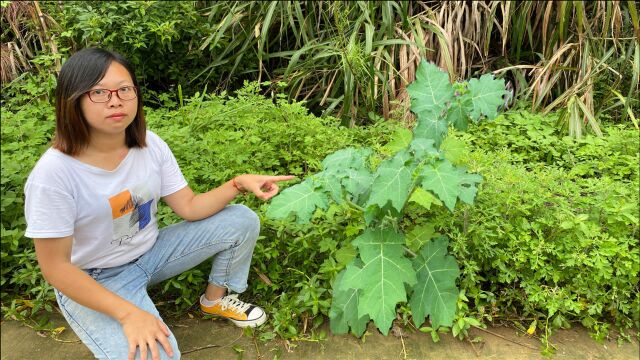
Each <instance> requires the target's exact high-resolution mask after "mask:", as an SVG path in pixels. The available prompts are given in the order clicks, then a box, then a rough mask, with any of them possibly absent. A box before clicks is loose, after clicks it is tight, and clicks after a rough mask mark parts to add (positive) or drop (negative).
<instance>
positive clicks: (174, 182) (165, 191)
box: [158, 138, 187, 197]
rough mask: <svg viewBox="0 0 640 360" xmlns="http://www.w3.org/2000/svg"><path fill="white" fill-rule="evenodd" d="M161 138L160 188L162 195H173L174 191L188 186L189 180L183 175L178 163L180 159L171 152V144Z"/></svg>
mask: <svg viewBox="0 0 640 360" xmlns="http://www.w3.org/2000/svg"><path fill="white" fill-rule="evenodd" d="M158 140H160V146H161V153H162V156H161V161H162V163H161V164H160V168H161V170H160V171H161V175H160V176H161V180H162V185H161V188H160V196H161V197H164V196H167V195H171V194H173V193H174V192H176V191H178V190H181V189H182V188H184V187H185V186H187V180H185V178H184V175H182V171H180V166H179V165H178V161H177V160H176V157H175V156H174V155H173V152H171V149H170V148H169V145H167V143H165V142H164V141H163V140H162V139H160V138H158Z"/></svg>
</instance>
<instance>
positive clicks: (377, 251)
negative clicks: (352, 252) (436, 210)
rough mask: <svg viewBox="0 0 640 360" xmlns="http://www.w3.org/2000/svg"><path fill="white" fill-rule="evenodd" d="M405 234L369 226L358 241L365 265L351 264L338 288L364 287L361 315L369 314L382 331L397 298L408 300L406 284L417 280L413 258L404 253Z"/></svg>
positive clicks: (386, 326)
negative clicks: (407, 257) (409, 258)
mask: <svg viewBox="0 0 640 360" xmlns="http://www.w3.org/2000/svg"><path fill="white" fill-rule="evenodd" d="M403 244H404V237H403V236H402V235H400V234H398V233H396V232H394V231H393V230H389V229H384V230H370V229H367V230H365V232H364V233H363V234H362V235H360V236H359V237H358V238H357V239H356V240H355V241H354V245H355V246H356V247H357V248H358V250H360V257H361V260H362V265H361V266H358V265H354V264H352V265H348V266H347V268H346V272H345V274H344V277H343V278H342V281H341V282H336V284H335V285H334V286H336V289H338V290H340V291H343V290H346V289H358V290H361V291H362V296H360V301H359V303H358V306H357V307H358V318H362V317H363V316H365V315H368V316H369V317H371V319H373V321H374V322H375V323H376V325H377V326H378V329H380V331H381V332H382V333H383V334H385V335H386V334H387V332H388V331H389V328H390V327H391V323H392V321H393V319H394V318H395V316H396V305H397V304H398V302H401V301H406V291H405V284H406V285H409V286H411V285H414V284H415V283H416V275H415V272H414V271H413V269H412V267H411V262H410V261H409V260H407V259H406V258H405V257H404V256H403V249H402V245H403Z"/></svg>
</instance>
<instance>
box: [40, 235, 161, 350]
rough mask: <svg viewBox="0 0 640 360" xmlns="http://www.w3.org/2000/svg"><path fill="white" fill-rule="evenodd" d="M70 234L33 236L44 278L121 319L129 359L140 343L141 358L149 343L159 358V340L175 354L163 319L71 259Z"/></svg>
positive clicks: (77, 297)
mask: <svg viewBox="0 0 640 360" xmlns="http://www.w3.org/2000/svg"><path fill="white" fill-rule="evenodd" d="M72 243H73V238H72V237H71V236H67V237H63V238H49V239H34V244H35V249H36V256H37V258H38V264H39V265H40V269H41V270H42V275H43V276H44V278H45V279H46V280H47V281H48V282H49V283H50V284H51V285H52V286H53V287H55V288H56V289H58V290H59V291H60V292H62V293H63V294H65V295H66V296H68V297H69V298H70V299H72V300H73V301H75V302H77V303H78V304H80V305H83V306H86V307H88V308H90V309H93V310H96V311H99V312H101V313H104V314H106V315H109V316H111V317H112V318H114V319H116V320H118V322H120V324H121V325H122V328H123V331H124V333H125V335H126V337H127V340H128V341H129V359H133V357H134V354H135V351H136V348H137V347H140V358H141V359H146V358H147V347H148V348H150V349H151V354H152V357H153V359H159V353H158V348H157V345H156V340H157V341H158V342H160V344H162V347H163V348H164V349H165V351H166V352H167V354H168V355H169V356H173V351H172V349H171V345H170V344H169V341H168V340H167V338H168V336H169V330H168V329H167V326H166V325H165V324H164V323H163V322H162V320H160V319H158V318H156V317H155V316H154V315H152V314H150V313H149V312H146V311H144V310H142V309H140V308H138V307H137V306H135V305H133V304H132V303H130V302H128V301H127V300H125V299H123V298H122V297H120V296H118V295H117V294H115V293H113V292H111V291H109V290H108V289H106V288H105V287H103V286H102V285H100V284H99V283H98V282H97V281H95V280H94V279H93V278H92V277H91V276H89V275H88V274H87V273H86V272H84V271H82V270H80V269H79V268H78V267H77V266H75V265H73V264H72V263H71V245H72Z"/></svg>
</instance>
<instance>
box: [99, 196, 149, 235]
mask: <svg viewBox="0 0 640 360" xmlns="http://www.w3.org/2000/svg"><path fill="white" fill-rule="evenodd" d="M151 204H153V196H152V195H151V192H150V191H149V189H148V188H147V187H146V186H145V185H144V184H139V185H136V186H134V187H132V188H131V189H125V190H124V191H122V192H120V193H118V194H116V195H114V196H112V197H110V198H109V205H111V216H112V217H113V240H111V243H112V244H114V245H118V246H120V245H124V244H128V243H130V242H131V240H132V239H133V237H134V236H135V234H137V233H138V232H139V231H140V230H142V229H144V228H145V227H146V226H147V225H148V224H149V222H150V221H151Z"/></svg>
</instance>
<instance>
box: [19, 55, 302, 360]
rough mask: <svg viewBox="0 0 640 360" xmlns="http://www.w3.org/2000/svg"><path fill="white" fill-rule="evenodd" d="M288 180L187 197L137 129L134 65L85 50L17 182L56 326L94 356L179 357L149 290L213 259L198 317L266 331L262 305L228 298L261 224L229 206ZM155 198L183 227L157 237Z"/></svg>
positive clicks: (72, 62)
mask: <svg viewBox="0 0 640 360" xmlns="http://www.w3.org/2000/svg"><path fill="white" fill-rule="evenodd" d="M292 178H293V176H265V175H251V174H245V175H240V176H237V177H235V178H233V179H232V180H230V181H228V182H226V183H224V184H222V185H221V186H219V187H217V188H215V189H213V190H211V191H209V192H207V193H203V194H194V193H193V191H192V190H191V189H190V188H189V186H188V185H187V182H186V181H185V179H184V177H183V175H182V173H181V171H180V168H179V167H178V164H177V162H176V159H175V157H174V156H173V154H172V153H171V150H170V149H169V147H168V146H167V144H166V143H165V142H164V141H163V140H162V139H160V138H159V137H158V136H157V135H156V134H154V133H152V132H151V131H147V130H146V128H145V121H144V114H143V109H142V101H141V99H140V94H139V87H138V82H137V80H136V77H135V74H134V71H133V69H132V67H131V65H130V64H129V63H128V62H127V61H126V59H124V58H123V57H122V56H121V55H119V54H116V53H113V52H110V51H106V50H103V49H95V48H91V49H84V50H82V51H80V52H78V53H76V54H74V55H73V56H71V57H70V58H69V60H68V61H67V62H66V63H65V64H64V66H63V67H62V69H61V71H60V75H59V77H58V85H57V88H56V133H55V137H54V141H53V146H52V147H51V148H50V149H48V150H47V151H46V152H45V154H44V155H43V156H42V157H41V158H40V160H39V161H38V163H37V164H36V166H35V167H34V169H33V171H32V172H31V174H30V176H29V178H28V180H27V183H26V185H25V199H26V200H25V215H26V219H27V231H26V234H25V235H26V236H27V237H30V238H33V239H34V244H35V250H36V255H37V258H38V263H39V265H40V267H41V269H42V273H43V275H44V277H45V278H46V279H47V281H48V282H49V283H50V284H51V285H52V286H53V287H54V288H55V293H56V298H57V301H58V304H59V306H60V309H61V310H62V313H63V315H64V317H65V318H66V319H67V321H68V322H69V324H70V326H71V328H72V329H73V330H74V331H75V332H76V334H77V335H78V336H79V337H80V339H81V340H82V341H83V342H84V343H85V344H86V345H87V347H89V349H90V350H91V351H92V352H93V354H94V355H95V356H96V357H97V358H101V359H102V358H104V359H124V358H129V359H133V358H134V357H135V358H136V359H138V358H140V359H147V358H148V355H150V356H151V357H152V358H153V359H168V358H172V359H177V358H179V357H180V353H179V350H178V346H177V344H176V340H175V337H174V336H173V334H172V333H171V331H169V329H168V327H167V326H166V325H165V324H164V322H163V321H162V319H161V318H160V315H159V314H158V311H157V310H156V308H155V306H154V304H153V302H152V300H151V299H150V298H149V295H148V294H147V291H146V289H147V286H149V285H152V284H155V283H159V282H161V281H163V280H166V279H168V278H171V277H173V276H175V275H177V274H179V273H181V272H183V271H185V270H187V269H190V268H192V267H194V266H196V265H197V264H199V263H201V262H202V261H204V260H206V259H208V258H210V257H212V256H214V260H213V265H212V268H211V273H210V275H209V278H208V286H207V288H206V289H205V291H204V294H203V295H202V296H201V298H200V308H201V309H202V311H204V312H206V313H209V314H213V315H217V316H222V317H224V318H228V319H230V320H231V321H233V322H234V323H235V324H236V325H238V326H241V327H244V326H258V325H260V324H262V323H264V321H265V319H266V314H265V313H264V311H263V310H262V309H261V308H259V307H257V306H254V305H251V304H248V303H244V302H242V301H240V300H239V299H238V298H237V295H236V294H231V293H227V290H229V291H230V292H235V293H241V292H243V291H244V290H245V289H246V287H247V276H248V273H249V265H250V262H251V256H252V254H253V249H254V247H255V243H256V239H257V237H258V232H259V227H260V224H259V220H258V217H257V216H256V214H255V213H254V212H253V211H251V210H250V209H248V208H247V207H245V206H242V205H230V206H227V205H228V204H229V202H230V201H231V200H233V199H234V198H235V197H236V196H237V195H238V194H239V193H241V192H246V191H250V192H252V193H254V194H255V195H256V196H257V197H259V198H261V199H263V200H267V199H270V198H271V197H273V196H274V195H276V194H277V193H278V186H277V185H276V183H277V182H279V181H284V180H290V179H292ZM160 198H162V199H163V200H164V201H165V202H166V203H167V205H168V206H169V207H170V208H171V209H172V210H173V211H174V212H175V213H176V214H178V215H179V216H180V217H182V218H183V219H184V220H186V221H184V222H182V223H179V224H176V225H172V226H168V227H166V228H163V229H162V230H159V229H158V225H157V221H156V212H157V205H158V201H159V200H160ZM158 344H159V345H160V346H158Z"/></svg>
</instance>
